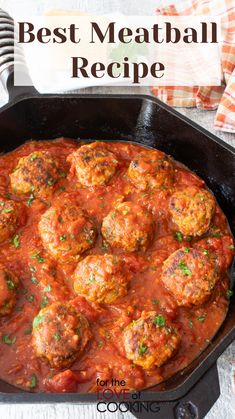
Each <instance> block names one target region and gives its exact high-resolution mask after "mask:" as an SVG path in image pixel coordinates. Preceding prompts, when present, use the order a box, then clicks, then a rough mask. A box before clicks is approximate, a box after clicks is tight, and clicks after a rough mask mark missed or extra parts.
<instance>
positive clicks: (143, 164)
mask: <svg viewBox="0 0 235 419" xmlns="http://www.w3.org/2000/svg"><path fill="white" fill-rule="evenodd" d="M128 175H129V177H130V179H131V181H132V183H133V184H134V185H135V187H136V188H139V189H142V190H146V189H168V188H169V187H170V186H172V183H173V166H172V163H171V162H170V161H169V159H168V157H167V156H166V154H165V153H163V152H161V151H159V150H145V151H142V152H141V153H140V154H139V155H138V157H136V158H135V159H134V160H132V162H131V164H130V166H129V169H128Z"/></svg>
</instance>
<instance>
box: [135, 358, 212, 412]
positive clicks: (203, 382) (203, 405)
mask: <svg viewBox="0 0 235 419" xmlns="http://www.w3.org/2000/svg"><path fill="white" fill-rule="evenodd" d="M219 395H220V386H219V377H218V371H217V365H216V364H214V365H213V366H212V367H211V368H210V369H209V370H207V372H206V373H205V374H204V375H203V377H202V378H201V379H200V380H199V381H198V383H197V384H195V386H194V387H193V388H192V389H191V390H190V391H189V392H188V393H187V394H186V395H185V396H184V397H182V399H180V400H174V401H170V402H159V403H158V402H152V401H150V402H145V403H144V406H142V407H141V406H140V405H139V406H138V405H136V406H135V409H137V412H136V410H134V411H133V410H130V411H131V412H132V413H133V415H134V416H135V417H137V418H139V419H204V418H205V416H206V414H207V413H208V412H209V410H210V409H211V408H212V406H213V405H214V403H215V402H216V400H217V399H218V397H219Z"/></svg>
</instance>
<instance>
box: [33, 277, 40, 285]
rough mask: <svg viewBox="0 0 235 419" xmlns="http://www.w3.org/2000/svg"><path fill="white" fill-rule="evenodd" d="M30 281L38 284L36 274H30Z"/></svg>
mask: <svg viewBox="0 0 235 419" xmlns="http://www.w3.org/2000/svg"><path fill="white" fill-rule="evenodd" d="M31 282H32V283H33V284H35V285H38V283H39V282H38V280H37V278H36V276H31Z"/></svg>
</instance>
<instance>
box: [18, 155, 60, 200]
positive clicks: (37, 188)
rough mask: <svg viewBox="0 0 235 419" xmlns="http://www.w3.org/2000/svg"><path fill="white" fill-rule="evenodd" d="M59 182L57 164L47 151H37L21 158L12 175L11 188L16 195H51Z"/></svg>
mask: <svg viewBox="0 0 235 419" xmlns="http://www.w3.org/2000/svg"><path fill="white" fill-rule="evenodd" d="M57 180H58V166H57V163H56V161H55V160H54V159H53V157H52V155H51V154H50V153H48V152H47V151H35V152H33V153H31V154H29V155H28V156H26V157H21V158H20V159H19V161H18V164H17V166H16V168H15V170H14V171H13V172H12V173H11V174H10V181H11V187H12V190H13V192H14V193H16V194H31V193H32V194H34V195H36V196H47V195H50V194H51V193H52V192H53V191H54V186H55V184H56V182H57Z"/></svg>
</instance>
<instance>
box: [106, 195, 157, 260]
mask: <svg viewBox="0 0 235 419" xmlns="http://www.w3.org/2000/svg"><path fill="white" fill-rule="evenodd" d="M101 232H102V235H103V237H104V238H105V240H106V241H107V242H108V243H109V244H110V245H111V246H113V247H118V248H121V249H124V250H127V251H128V252H136V251H138V250H144V251H145V250H146V249H147V248H148V247H149V245H150V243H151V241H152V239H153V234H154V223H153V218H152V215H151V214H150V213H149V212H148V211H147V210H146V209H144V208H142V207H140V206H138V205H136V204H133V203H132V202H122V203H120V204H118V205H117V206H116V207H115V208H114V209H113V210H112V211H110V213H109V214H108V215H107V216H106V217H105V218H104V220H103V224H102V228H101Z"/></svg>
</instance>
